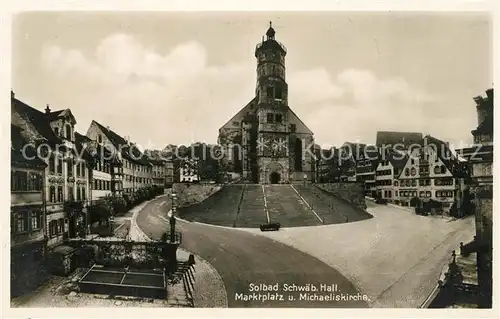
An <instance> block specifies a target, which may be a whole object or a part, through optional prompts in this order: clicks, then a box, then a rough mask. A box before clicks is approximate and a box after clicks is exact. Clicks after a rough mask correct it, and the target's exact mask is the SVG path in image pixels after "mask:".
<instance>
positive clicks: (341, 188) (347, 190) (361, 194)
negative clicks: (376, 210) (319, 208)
mask: <svg viewBox="0 0 500 319" xmlns="http://www.w3.org/2000/svg"><path fill="white" fill-rule="evenodd" d="M314 185H316V187H318V188H320V189H322V190H324V191H327V192H329V193H331V194H333V195H335V196H337V197H339V198H341V199H343V200H345V201H347V202H349V203H351V204H353V205H355V206H357V207H359V208H361V209H363V210H366V202H365V191H364V188H363V184H362V183H348V182H347V183H318V184H314Z"/></svg>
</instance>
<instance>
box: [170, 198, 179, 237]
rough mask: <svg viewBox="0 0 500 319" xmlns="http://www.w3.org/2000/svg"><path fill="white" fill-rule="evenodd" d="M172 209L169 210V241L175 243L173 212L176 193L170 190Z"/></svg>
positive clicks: (175, 205)
mask: <svg viewBox="0 0 500 319" xmlns="http://www.w3.org/2000/svg"><path fill="white" fill-rule="evenodd" d="M171 197H172V210H171V211H170V216H169V217H170V243H175V212H176V210H177V203H176V199H177V194H176V193H173V192H172V196H171Z"/></svg>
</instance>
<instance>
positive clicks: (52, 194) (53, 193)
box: [49, 186, 56, 203]
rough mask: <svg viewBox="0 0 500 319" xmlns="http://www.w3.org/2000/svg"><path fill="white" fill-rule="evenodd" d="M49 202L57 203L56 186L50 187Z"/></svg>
mask: <svg viewBox="0 0 500 319" xmlns="http://www.w3.org/2000/svg"><path fill="white" fill-rule="evenodd" d="M49 202H50V203H55V202H56V187H55V186H50V187H49Z"/></svg>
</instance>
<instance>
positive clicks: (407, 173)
mask: <svg viewBox="0 0 500 319" xmlns="http://www.w3.org/2000/svg"><path fill="white" fill-rule="evenodd" d="M409 175H410V169H409V168H405V176H409Z"/></svg>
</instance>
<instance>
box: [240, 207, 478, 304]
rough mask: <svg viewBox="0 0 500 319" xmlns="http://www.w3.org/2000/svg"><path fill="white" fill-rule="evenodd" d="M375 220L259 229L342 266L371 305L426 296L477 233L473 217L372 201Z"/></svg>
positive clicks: (413, 300)
mask: <svg viewBox="0 0 500 319" xmlns="http://www.w3.org/2000/svg"><path fill="white" fill-rule="evenodd" d="M367 205H368V209H367V211H368V212H369V213H370V214H372V215H373V216H374V217H373V218H371V219H367V220H363V221H359V222H354V223H348V224H338V225H325V226H317V227H294V228H284V229H282V230H280V231H278V232H260V231H258V230H255V229H244V231H246V232H250V233H258V234H260V235H263V236H266V237H269V238H271V239H273V240H276V241H279V242H282V243H285V244H287V245H290V246H292V247H294V248H297V249H299V250H301V251H303V252H306V253H308V254H310V255H311V256H314V257H316V258H318V259H319V260H321V261H323V262H325V263H326V264H328V265H330V266H331V267H334V268H335V269H337V270H339V271H340V272H341V273H342V274H343V275H345V276H346V277H347V278H348V279H349V280H351V281H352V282H353V283H354V284H355V285H356V286H357V287H358V288H359V289H360V290H361V291H362V292H364V293H367V294H368V295H369V296H370V300H371V302H370V304H371V306H372V307H409V308H415V307H418V306H420V304H421V303H422V302H423V301H424V300H425V299H426V297H427V295H428V294H429V293H430V292H431V291H432V289H433V288H434V286H435V285H436V282H437V280H438V278H439V275H440V272H441V269H442V267H443V266H444V265H445V264H446V263H447V262H448V260H449V257H450V254H451V252H452V251H453V250H454V249H456V247H457V246H458V245H459V243H460V242H461V241H463V242H468V241H470V240H471V239H472V237H473V236H474V220H473V218H471V217H469V218H466V219H459V220H453V219H449V218H435V217H428V216H419V215H416V214H415V213H413V212H411V211H409V210H406V209H401V208H399V207H397V206H392V205H377V204H374V203H373V202H371V201H367Z"/></svg>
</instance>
